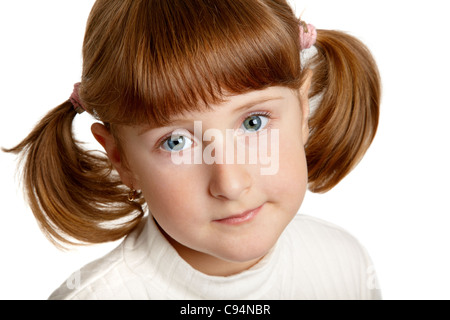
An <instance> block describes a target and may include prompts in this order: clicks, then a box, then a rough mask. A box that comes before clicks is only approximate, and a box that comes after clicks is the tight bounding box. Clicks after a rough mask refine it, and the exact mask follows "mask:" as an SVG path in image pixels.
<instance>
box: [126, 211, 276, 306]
mask: <svg viewBox="0 0 450 320" xmlns="http://www.w3.org/2000/svg"><path fill="white" fill-rule="evenodd" d="M276 247H277V245H275V247H274V248H272V249H271V251H270V252H269V253H268V254H267V255H266V256H265V257H264V258H263V259H261V260H260V261H259V262H258V263H257V264H256V265H254V266H253V267H251V268H250V269H248V270H245V271H243V272H241V273H238V274H235V275H231V276H225V277H224V276H210V275H206V274H204V273H202V272H200V271H198V270H196V269H194V268H193V267H191V266H190V265H189V264H188V263H187V262H186V261H184V260H183V259H182V258H181V257H180V256H179V255H178V253H177V252H176V250H175V249H174V248H173V247H172V245H171V244H170V243H169V242H168V241H167V239H166V238H165V237H164V235H163V234H162V233H161V231H160V230H159V228H158V226H157V225H156V223H155V221H154V220H153V218H152V217H151V216H150V215H149V217H148V218H145V219H144V220H143V221H142V222H141V224H140V226H139V227H138V228H137V229H136V230H135V231H133V232H132V233H131V234H130V235H129V236H128V237H127V239H126V240H125V242H124V246H123V250H124V258H125V261H126V263H127V265H128V266H129V267H130V268H131V269H132V270H133V271H134V272H135V273H137V274H138V275H139V276H140V277H141V278H142V279H143V280H144V281H145V282H148V283H149V284H150V285H151V286H152V287H159V290H160V291H161V292H163V293H162V295H164V296H165V297H167V298H170V299H185V298H187V299H230V300H231V299H257V298H258V297H260V296H263V295H264V293H266V292H267V291H268V290H270V289H271V286H272V283H273V281H271V279H272V277H273V276H274V274H275V272H274V269H275V261H277V257H276V256H277V255H278V254H279V253H278V251H279V250H276Z"/></svg>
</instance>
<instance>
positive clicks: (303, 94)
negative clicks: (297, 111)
mask: <svg viewBox="0 0 450 320" xmlns="http://www.w3.org/2000/svg"><path fill="white" fill-rule="evenodd" d="M305 73H306V74H305V76H304V78H305V79H304V80H303V83H302V85H301V87H300V90H299V99H300V107H301V108H302V137H303V144H306V142H307V141H308V137H309V124H308V120H309V97H308V96H309V89H310V88H311V81H312V76H313V72H312V70H311V69H307V70H305Z"/></svg>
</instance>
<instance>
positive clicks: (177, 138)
mask: <svg viewBox="0 0 450 320" xmlns="http://www.w3.org/2000/svg"><path fill="white" fill-rule="evenodd" d="M192 143H193V142H192V140H191V139H189V138H188V137H186V136H183V135H179V134H173V135H171V136H170V137H169V138H168V139H166V140H165V141H164V143H163V144H162V146H161V147H162V148H163V149H164V150H167V151H171V152H177V151H181V150H184V149H186V148H189V147H190V146H191V145H192Z"/></svg>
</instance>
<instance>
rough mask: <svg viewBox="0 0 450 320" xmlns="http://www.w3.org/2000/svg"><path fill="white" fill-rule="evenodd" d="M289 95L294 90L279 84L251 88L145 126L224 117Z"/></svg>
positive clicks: (151, 126) (169, 124)
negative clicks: (165, 120)
mask: <svg viewBox="0 0 450 320" xmlns="http://www.w3.org/2000/svg"><path fill="white" fill-rule="evenodd" d="M290 95H296V91H295V90H292V89H290V88H286V87H279V86H274V87H269V88H266V89H263V90H252V91H250V92H247V93H242V94H234V95H227V96H226V97H224V98H223V99H222V100H221V102H219V103H214V104H202V105H200V106H199V109H198V110H194V111H188V110H185V111H182V112H180V113H178V114H175V115H172V116H171V117H170V118H169V121H168V122H167V123H166V124H164V125H156V124H155V125H150V126H146V129H147V130H148V129H153V128H158V127H166V126H175V125H177V124H180V123H185V122H194V121H198V120H207V119H208V118H211V117H217V116H220V117H226V116H227V115H233V114H239V113H241V112H245V111H246V110H247V109H250V108H253V107H256V108H257V107H258V106H261V107H262V106H264V105H266V104H268V103H271V102H274V101H278V100H283V99H286V98H287V97H288V96H290Z"/></svg>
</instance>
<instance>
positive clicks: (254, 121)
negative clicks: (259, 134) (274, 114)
mask: <svg viewBox="0 0 450 320" xmlns="http://www.w3.org/2000/svg"><path fill="white" fill-rule="evenodd" d="M267 122H269V118H268V117H266V116H263V115H252V116H249V117H247V118H246V119H245V120H244V122H243V123H242V127H241V128H242V129H243V130H245V131H247V132H256V131H259V130H261V129H262V128H264V127H265V126H266V125H267Z"/></svg>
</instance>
